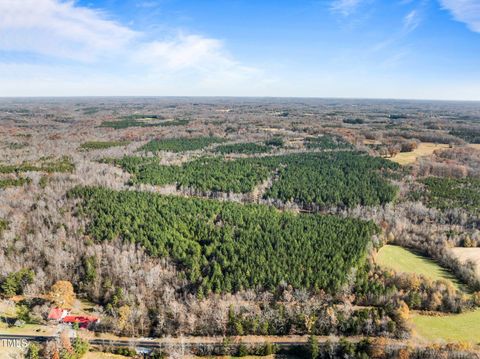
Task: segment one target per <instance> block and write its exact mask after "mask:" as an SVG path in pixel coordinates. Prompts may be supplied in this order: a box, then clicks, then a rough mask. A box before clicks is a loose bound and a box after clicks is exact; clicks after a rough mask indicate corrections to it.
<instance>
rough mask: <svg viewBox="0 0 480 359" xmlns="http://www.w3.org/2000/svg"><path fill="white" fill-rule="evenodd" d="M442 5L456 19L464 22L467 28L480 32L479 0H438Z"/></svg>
mask: <svg viewBox="0 0 480 359" xmlns="http://www.w3.org/2000/svg"><path fill="white" fill-rule="evenodd" d="M439 1H440V4H441V5H442V7H443V8H444V9H446V10H448V11H450V13H451V14H452V16H453V18H454V19H455V20H457V21H460V22H463V23H465V24H466V25H467V26H468V28H469V29H470V30H472V31H475V32H480V1H478V0H439Z"/></svg>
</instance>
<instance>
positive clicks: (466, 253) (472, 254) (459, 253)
mask: <svg viewBox="0 0 480 359" xmlns="http://www.w3.org/2000/svg"><path fill="white" fill-rule="evenodd" d="M451 250H452V252H453V254H454V255H455V256H456V257H457V258H458V259H459V260H460V261H461V262H466V261H469V260H470V261H472V262H474V263H476V265H477V274H478V275H479V276H480V248H478V247H477V248H463V247H456V248H452V249H451Z"/></svg>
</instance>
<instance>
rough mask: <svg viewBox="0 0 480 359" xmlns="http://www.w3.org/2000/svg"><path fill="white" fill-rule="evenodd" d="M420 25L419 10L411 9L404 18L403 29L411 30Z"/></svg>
mask: <svg viewBox="0 0 480 359" xmlns="http://www.w3.org/2000/svg"><path fill="white" fill-rule="evenodd" d="M418 25H420V15H419V13H418V11H417V10H412V11H410V12H409V13H408V14H407V15H406V16H405V17H404V18H403V30H404V31H405V32H411V31H413V30H415V29H416V28H417V27H418Z"/></svg>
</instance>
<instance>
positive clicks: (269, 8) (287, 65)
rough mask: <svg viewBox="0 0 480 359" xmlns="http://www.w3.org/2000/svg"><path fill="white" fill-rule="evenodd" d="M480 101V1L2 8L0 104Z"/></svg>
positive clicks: (158, 1)
mask: <svg viewBox="0 0 480 359" xmlns="http://www.w3.org/2000/svg"><path fill="white" fill-rule="evenodd" d="M76 95H83V96H89V95H94V96H101V95H125V96H128V95H136V96H143V95H149V96H157V95H158V96H164V95H172V96H174V95H175V96H176V95H184V96H190V95H201V96H203V95H209V96H299V97H302V96H307V97H357V98H365V97H367V98H414V99H454V100H480V0H388V1H386V0H276V1H273V0H262V1H260V0H256V1H254V0H223V1H222V0H189V1H186V0H140V1H133V0H124V1H120V0H79V1H64V0H0V96H76Z"/></svg>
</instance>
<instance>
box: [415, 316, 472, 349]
mask: <svg viewBox="0 0 480 359" xmlns="http://www.w3.org/2000/svg"><path fill="white" fill-rule="evenodd" d="M412 322H413V329H414V333H415V335H416V336H418V337H420V338H423V339H427V340H431V341H438V340H444V341H467V342H471V343H472V344H480V309H477V310H476V311H474V312H467V313H462V314H452V315H446V316H442V317H432V316H428V315H420V314H414V315H413V316H412Z"/></svg>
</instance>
